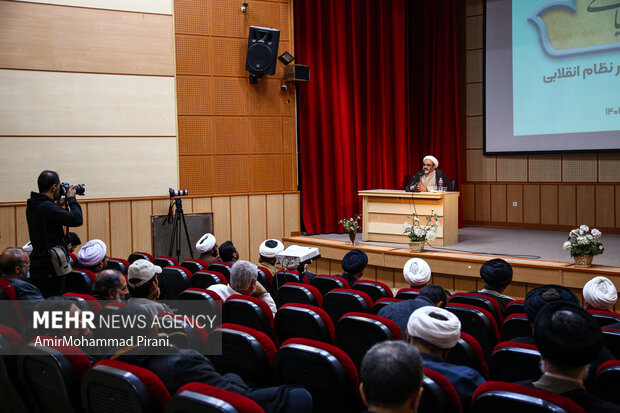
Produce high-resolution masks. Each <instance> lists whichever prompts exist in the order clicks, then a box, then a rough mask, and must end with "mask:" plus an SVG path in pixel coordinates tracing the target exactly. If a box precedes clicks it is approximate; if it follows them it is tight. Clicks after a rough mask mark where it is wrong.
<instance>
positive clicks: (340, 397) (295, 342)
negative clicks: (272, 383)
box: [273, 338, 361, 413]
mask: <svg viewBox="0 0 620 413" xmlns="http://www.w3.org/2000/svg"><path fill="white" fill-rule="evenodd" d="M273 366H274V373H275V375H276V380H277V381H278V382H280V383H283V384H296V385H299V386H302V387H304V388H305V389H306V390H308V391H309V392H310V393H311V394H312V399H313V404H314V411H315V412H329V413H331V412H334V413H336V412H358V411H359V410H360V408H361V400H360V398H359V393H358V385H359V378H358V375H357V369H356V368H355V365H354V364H353V362H352V361H351V359H350V358H349V356H348V355H347V354H346V353H345V352H344V351H342V350H341V349H339V348H338V347H336V346H333V345H330V344H326V343H323V342H320V341H315V340H308V339H303V338H291V339H289V340H287V341H285V342H284V343H282V346H281V347H280V349H279V350H278V353H277V354H276V357H275V358H274V361H273Z"/></svg>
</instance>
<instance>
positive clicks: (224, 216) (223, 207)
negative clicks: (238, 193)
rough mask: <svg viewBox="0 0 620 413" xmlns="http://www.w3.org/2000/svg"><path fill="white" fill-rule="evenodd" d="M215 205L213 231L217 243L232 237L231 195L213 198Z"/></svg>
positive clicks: (220, 243)
mask: <svg viewBox="0 0 620 413" xmlns="http://www.w3.org/2000/svg"><path fill="white" fill-rule="evenodd" d="M211 202H212V205H213V231H214V235H215V238H216V239H217V243H218V244H219V245H222V243H223V242H225V241H228V240H230V239H231V231H230V197H227V196H218V197H214V198H211Z"/></svg>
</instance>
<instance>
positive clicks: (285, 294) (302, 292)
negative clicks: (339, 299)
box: [278, 282, 323, 307]
mask: <svg viewBox="0 0 620 413" xmlns="http://www.w3.org/2000/svg"><path fill="white" fill-rule="evenodd" d="M289 303H297V304H307V305H315V306H317V307H321V306H322V305H323V295H322V294H321V293H320V292H319V290H318V289H317V288H316V287H313V286H311V285H310V284H302V283H294V282H289V283H286V284H284V285H283V286H281V287H280V289H279V290H278V305H280V306H282V305H284V304H289Z"/></svg>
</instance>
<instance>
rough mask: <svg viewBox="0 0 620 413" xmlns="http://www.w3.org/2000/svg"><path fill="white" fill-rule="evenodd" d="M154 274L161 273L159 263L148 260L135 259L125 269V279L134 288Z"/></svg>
mask: <svg viewBox="0 0 620 413" xmlns="http://www.w3.org/2000/svg"><path fill="white" fill-rule="evenodd" d="M155 274H161V267H160V266H159V265H155V264H153V263H152V262H151V261H148V260H135V261H134V262H133V263H132V264H131V265H130V266H129V269H128V270H127V281H128V282H129V285H131V286H132V287H134V288H135V287H139V286H141V285H142V284H144V283H146V282H148V281H150V279H151V278H153V276H155Z"/></svg>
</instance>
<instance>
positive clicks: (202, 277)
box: [189, 270, 228, 289]
mask: <svg viewBox="0 0 620 413" xmlns="http://www.w3.org/2000/svg"><path fill="white" fill-rule="evenodd" d="M189 281H190V284H191V286H192V287H193V288H204V289H207V288H209V287H211V286H212V285H215V284H224V285H228V280H227V279H226V277H224V276H223V275H222V274H221V273H219V272H216V271H210V270H201V271H196V272H195V273H194V274H193V275H192V278H191V279H190V280H189Z"/></svg>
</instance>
